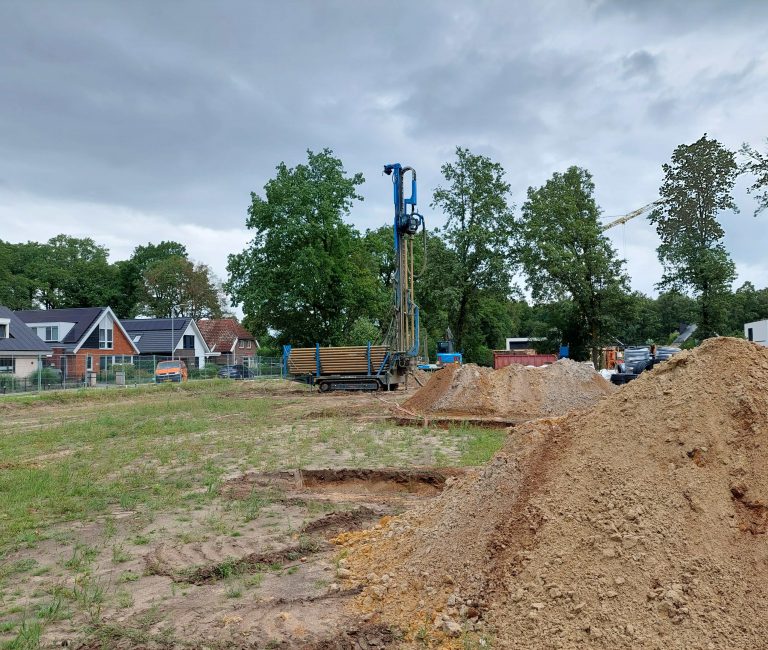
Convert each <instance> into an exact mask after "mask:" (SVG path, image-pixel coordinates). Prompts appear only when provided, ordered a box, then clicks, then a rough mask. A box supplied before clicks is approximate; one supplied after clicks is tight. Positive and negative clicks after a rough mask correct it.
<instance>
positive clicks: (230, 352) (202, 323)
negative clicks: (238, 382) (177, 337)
mask: <svg viewBox="0 0 768 650" xmlns="http://www.w3.org/2000/svg"><path fill="white" fill-rule="evenodd" d="M197 327H198V329H199V330H200V332H201V333H202V335H203V338H204V339H205V342H206V343H207V344H208V347H209V348H210V350H211V352H218V353H219V356H217V357H213V359H212V360H213V361H214V362H215V363H217V364H219V365H234V364H242V363H243V361H244V360H245V359H249V358H250V357H254V356H256V355H257V354H258V349H259V342H258V341H257V340H256V338H255V337H254V336H253V334H251V333H250V332H249V331H248V330H247V329H245V328H244V327H243V326H242V325H240V323H238V322H237V320H236V319H235V318H204V319H201V320H199V321H197Z"/></svg>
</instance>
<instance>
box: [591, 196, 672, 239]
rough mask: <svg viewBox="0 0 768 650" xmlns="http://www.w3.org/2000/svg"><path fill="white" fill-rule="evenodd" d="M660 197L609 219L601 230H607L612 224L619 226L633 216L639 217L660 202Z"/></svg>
mask: <svg viewBox="0 0 768 650" xmlns="http://www.w3.org/2000/svg"><path fill="white" fill-rule="evenodd" d="M661 203H662V200H661V199H656V200H655V201H653V202H651V203H649V204H648V205H644V206H643V207H642V208H638V209H637V210H632V212H628V213H627V214H625V215H622V216H621V217H617V218H616V219H614V220H613V221H609V222H608V223H607V224H605V225H604V226H603V232H605V231H606V230H609V229H610V228H613V227H614V226H620V225H621V224H623V223H627V221H629V220H630V219H634V218H635V217H639V216H640V215H641V214H643V213H644V212H648V210H652V209H653V208H655V207H656V206H657V205H659V204H661Z"/></svg>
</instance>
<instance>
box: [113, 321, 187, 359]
mask: <svg viewBox="0 0 768 650" xmlns="http://www.w3.org/2000/svg"><path fill="white" fill-rule="evenodd" d="M191 320H192V319H191V318H174V319H170V318H129V319H125V320H121V321H120V323H121V324H122V326H123V328H124V329H125V331H126V332H128V335H129V336H130V337H131V340H132V341H133V342H134V344H135V345H136V346H137V347H138V348H139V352H141V353H142V354H154V353H160V352H163V353H165V352H171V349H172V348H173V349H175V348H176V347H177V346H178V344H179V341H180V340H181V336H182V334H184V331H185V330H186V329H187V327H189V323H190V321H191ZM171 321H173V322H171ZM171 325H173V327H171ZM171 331H173V345H171ZM137 336H141V338H140V339H139V340H138V341H136V340H135V339H136V337H137Z"/></svg>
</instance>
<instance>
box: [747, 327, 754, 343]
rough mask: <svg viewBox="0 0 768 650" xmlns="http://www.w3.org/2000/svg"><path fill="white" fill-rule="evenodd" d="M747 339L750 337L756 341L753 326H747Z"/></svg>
mask: <svg viewBox="0 0 768 650" xmlns="http://www.w3.org/2000/svg"><path fill="white" fill-rule="evenodd" d="M747 339H749V340H750V341H754V340H755V335H754V334H753V333H752V328H751V327H748V328H747Z"/></svg>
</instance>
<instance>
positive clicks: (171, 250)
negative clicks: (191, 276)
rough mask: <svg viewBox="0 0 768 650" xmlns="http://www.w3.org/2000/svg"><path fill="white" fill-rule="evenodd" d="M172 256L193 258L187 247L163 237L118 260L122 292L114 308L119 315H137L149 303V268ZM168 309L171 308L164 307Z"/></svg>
mask: <svg viewBox="0 0 768 650" xmlns="http://www.w3.org/2000/svg"><path fill="white" fill-rule="evenodd" d="M171 257H179V258H182V259H186V260H188V259H189V255H188V253H187V247H186V246H184V244H181V243H179V242H175V241H161V242H160V243H159V244H152V243H147V244H145V245H141V246H137V247H136V248H134V249H133V253H132V255H131V257H130V258H128V259H127V260H120V261H118V262H115V264H114V267H115V272H116V274H117V284H118V286H119V292H118V294H117V296H116V297H115V300H114V301H113V305H112V308H113V309H114V311H115V313H116V314H117V316H118V317H119V318H133V317H134V316H136V315H137V314H138V313H139V312H140V311H141V309H142V302H144V303H146V297H147V293H148V291H149V290H150V289H149V288H148V287H147V286H146V284H145V272H146V271H147V269H148V268H149V267H150V266H152V265H153V264H156V263H158V262H162V261H163V260H167V259H168V258H171ZM161 311H167V310H161Z"/></svg>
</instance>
